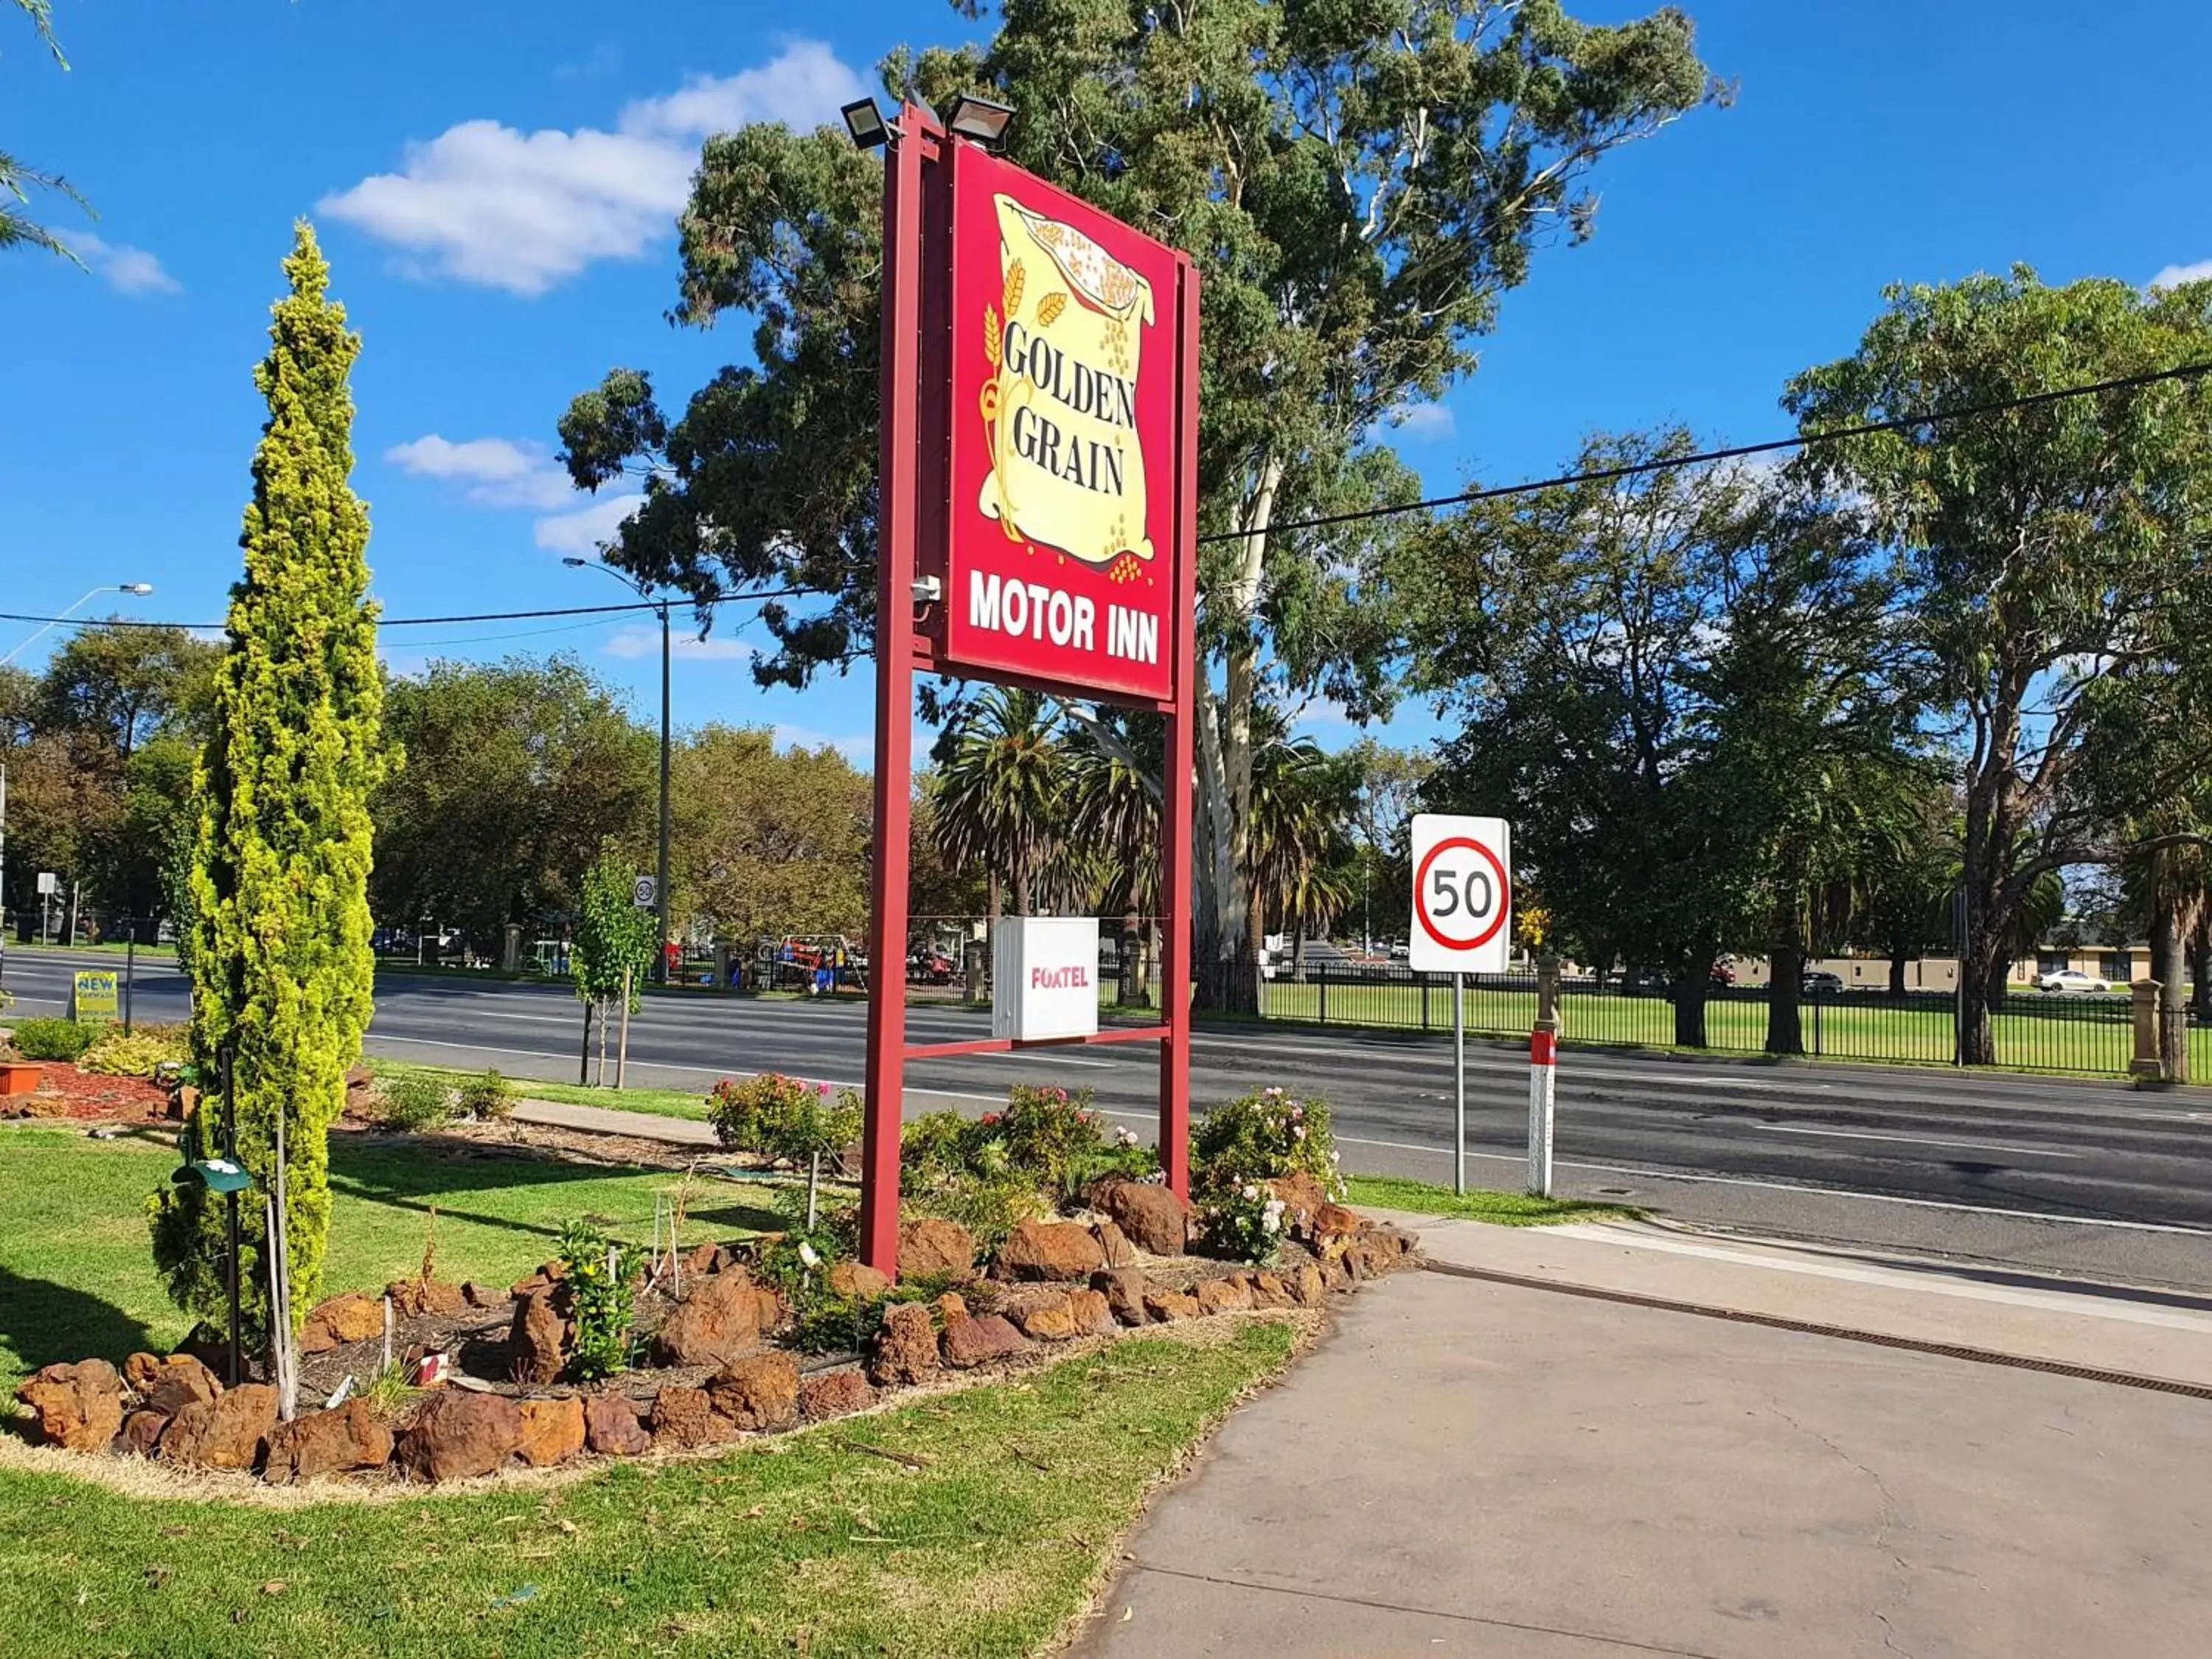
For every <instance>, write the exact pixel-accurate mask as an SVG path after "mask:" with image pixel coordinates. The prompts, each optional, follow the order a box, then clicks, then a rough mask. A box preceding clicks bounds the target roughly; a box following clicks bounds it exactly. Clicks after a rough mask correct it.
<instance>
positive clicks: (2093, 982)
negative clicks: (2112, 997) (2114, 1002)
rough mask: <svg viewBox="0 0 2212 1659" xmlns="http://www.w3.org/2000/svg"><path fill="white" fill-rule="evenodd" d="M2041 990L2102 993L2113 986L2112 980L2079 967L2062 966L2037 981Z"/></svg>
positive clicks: (2037, 985)
mask: <svg viewBox="0 0 2212 1659" xmlns="http://www.w3.org/2000/svg"><path fill="white" fill-rule="evenodd" d="M2035 988H2036V989H2037V990H2039V991H2087V992H2089V993H2091V994H2101V993H2103V992H2106V991H2109V990H2111V989H2112V981H2110V980H2106V979H2098V978H2096V977H2095V976H2094V975H2090V974H2085V973H2083V972H2082V971H2081V969H2079V968H2062V969H2059V970H2058V971H2057V973H2055V974H2045V975H2042V976H2041V977H2040V978H2039V979H2038V980H2037V981H2035Z"/></svg>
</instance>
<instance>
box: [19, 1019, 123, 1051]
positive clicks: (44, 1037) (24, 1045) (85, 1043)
mask: <svg viewBox="0 0 2212 1659" xmlns="http://www.w3.org/2000/svg"><path fill="white" fill-rule="evenodd" d="M106 1029H107V1028H106V1026H105V1025H92V1024H84V1023H82V1022H81V1021H78V1020H74V1019H50V1018H49V1019H25V1020H18V1021H17V1022H16V1024H15V1052H16V1053H17V1054H21V1055H22V1057H23V1058H24V1059H26V1060H76V1059H77V1058H79V1057H80V1056H81V1055H82V1054H83V1053H84V1051H85V1050H86V1049H88V1048H91V1047H92V1045H93V1044H94V1043H95V1042H98V1041H99V1040H100V1035H101V1034H102V1033H103V1032H104V1031H106Z"/></svg>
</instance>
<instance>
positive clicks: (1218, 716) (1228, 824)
mask: <svg viewBox="0 0 2212 1659" xmlns="http://www.w3.org/2000/svg"><path fill="white" fill-rule="evenodd" d="M1282 482H1283V463H1282V461H1281V460H1280V459H1278V458H1276V457H1273V456H1268V457H1266V458H1265V459H1262V460H1261V463H1260V465H1259V467H1258V470H1257V471H1256V472H1255V475H1254V477H1253V482H1252V489H1251V493H1250V494H1249V495H1247V496H1246V497H1245V500H1244V504H1243V509H1242V511H1241V512H1240V513H1238V515H1237V517H1238V523H1237V529H1238V530H1239V532H1242V534H1243V545H1242V547H1241V549H1240V550H1239V556H1238V558H1237V563H1236V565H1235V567H1234V568H1233V571H1232V573H1231V575H1230V578H1229V580H1226V581H1225V582H1223V583H1221V584H1219V585H1218V586H1216V587H1215V588H1214V589H1213V590H1212V593H1211V604H1212V607H1213V608H1214V610H1215V611H1217V612H1218V615H1219V617H1221V618H1222V620H1223V622H1224V624H1225V631H1226V632H1227V634H1228V635H1229V645H1228V647H1227V649H1226V651H1225V653H1224V662H1223V675H1222V690H1221V694H1220V696H1218V697H1217V696H1215V695H1214V693H1213V689H1212V683H1211V680H1210V679H1209V678H1208V677H1207V675H1206V672H1205V665H1204V663H1203V661H1200V663H1198V664H1196V665H1194V668H1195V670H1196V675H1195V678H1196V680H1197V690H1198V697H1197V703H1198V734H1197V735H1198V744H1197V748H1198V763H1199V764H1198V771H1199V785H1200V788H1199V805H1200V808H1201V809H1202V810H1201V811H1200V812H1199V813H1198V814H1197V818H1198V826H1199V829H1200V836H1201V838H1202V840H1203V841H1204V842H1205V844H1206V850H1207V853H1208V854H1209V857H1208V859H1207V860H1206V861H1207V862H1208V863H1209V864H1210V865H1211V866H1212V881H1211V884H1210V889H1211V898H1212V903H1211V905H1209V906H1208V907H1207V909H1208V910H1210V912H1211V914H1210V915H1206V913H1204V912H1201V916H1200V924H1199V935H1200V944H1201V945H1208V944H1210V945H1212V951H1210V952H1209V951H1205V950H1201V951H1199V952H1198V956H1197V959H1198V961H1199V963H1200V964H1201V965H1203V964H1206V963H1219V962H1221V961H1222V959H1223V957H1224V955H1225V953H1226V954H1227V955H1228V956H1229V957H1230V960H1229V963H1228V966H1227V968H1226V969H1225V970H1224V969H1215V970H1214V972H1215V973H1216V974H1218V975H1219V977H1220V980H1221V981H1222V982H1221V983H1220V984H1219V985H1218V987H1210V988H1211V989H1212V991H1213V993H1214V994H1213V995H1212V997H1211V998H1210V999H1209V997H1208V995H1207V991H1208V988H1209V987H1206V985H1205V980H1204V979H1201V981H1200V987H1201V988H1200V1004H1201V1006H1206V1005H1207V1004H1208V1002H1209V1001H1210V1002H1211V1004H1212V1006H1220V1007H1223V1008H1226V1009H1229V1010H1231V1011H1233V1012H1245V1013H1256V1012H1259V1007H1260V965H1259V947H1260V940H1259V938H1258V936H1257V934H1256V933H1255V928H1256V926H1257V921H1256V918H1255V915H1254V913H1255V911H1256V910H1257V908H1258V904H1257V902H1256V900H1255V894H1254V884H1253V880H1252V848H1251V828H1252V761H1253V752H1252V750H1253V745H1252V714H1253V708H1254V705H1255V702H1257V700H1258V696H1259V690H1260V679H1261V664H1260V641H1259V630H1258V628H1257V625H1256V617H1257V615H1258V611H1259V606H1260V589H1261V577H1262V575H1263V574H1265V571H1266V567H1267V527H1268V526H1269V524H1270V523H1272V522H1273V519H1274V513H1275V495H1276V492H1277V491H1278V490H1279V489H1281V487H1282ZM1208 887H1209V884H1208V883H1206V882H1203V881H1202V882H1200V891H1201V893H1205V892H1206V891H1207V890H1208ZM1209 924H1210V925H1209ZM1212 976H1213V975H1206V977H1212Z"/></svg>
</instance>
